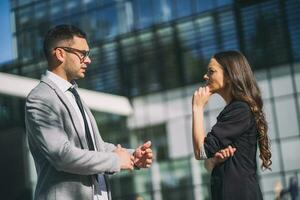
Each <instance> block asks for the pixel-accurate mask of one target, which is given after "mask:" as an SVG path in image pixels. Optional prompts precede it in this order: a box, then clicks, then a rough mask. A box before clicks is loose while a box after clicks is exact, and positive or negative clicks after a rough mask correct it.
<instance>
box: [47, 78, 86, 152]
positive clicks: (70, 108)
mask: <svg viewBox="0 0 300 200" xmlns="http://www.w3.org/2000/svg"><path fill="white" fill-rule="evenodd" d="M41 81H42V82H44V83H46V84H47V85H48V86H49V87H50V88H52V89H53V90H54V91H55V93H56V94H57V96H58V98H59V99H60V100H61V102H62V103H63V104H64V106H65V107H66V108H67V110H68V113H69V115H70V118H71V121H72V124H73V126H74V128H75V130H76V134H77V136H78V139H79V142H80V145H81V148H82V149H88V146H87V143H86V142H85V141H86V139H85V134H84V132H83V131H82V130H83V127H82V126H81V125H80V120H79V118H78V116H77V114H76V111H75V110H74V108H73V106H72V104H71V103H70V101H69V100H68V99H67V97H66V95H65V94H63V92H62V91H61V90H60V89H59V88H58V87H57V86H56V85H55V83H53V82H52V81H51V80H50V79H49V78H47V77H46V76H43V77H42V79H41Z"/></svg>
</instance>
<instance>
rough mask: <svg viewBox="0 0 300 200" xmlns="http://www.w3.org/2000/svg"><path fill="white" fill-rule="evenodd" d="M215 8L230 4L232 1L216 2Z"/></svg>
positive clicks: (218, 0) (220, 0)
mask: <svg viewBox="0 0 300 200" xmlns="http://www.w3.org/2000/svg"><path fill="white" fill-rule="evenodd" d="M216 2H217V7H219V6H225V5H228V4H232V0H217V1H216Z"/></svg>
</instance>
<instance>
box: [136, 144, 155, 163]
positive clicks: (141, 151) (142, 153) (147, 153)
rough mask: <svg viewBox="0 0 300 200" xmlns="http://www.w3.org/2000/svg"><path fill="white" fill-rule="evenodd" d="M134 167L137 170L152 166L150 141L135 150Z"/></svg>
mask: <svg viewBox="0 0 300 200" xmlns="http://www.w3.org/2000/svg"><path fill="white" fill-rule="evenodd" d="M133 156H134V165H135V166H136V167H138V168H149V167H150V166H151V164H152V159H153V153H152V149H151V141H148V142H146V143H144V144H143V145H141V146H139V147H138V148H136V150H135V152H134V153H133Z"/></svg>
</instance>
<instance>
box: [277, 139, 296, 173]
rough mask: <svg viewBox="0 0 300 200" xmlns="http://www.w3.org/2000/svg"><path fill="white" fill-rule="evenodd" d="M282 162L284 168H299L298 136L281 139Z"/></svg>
mask: <svg viewBox="0 0 300 200" xmlns="http://www.w3.org/2000/svg"><path fill="white" fill-rule="evenodd" d="M281 144H282V154H283V164H284V169H285V170H287V171H288V170H299V169H300V154H299V153H297V152H299V146H300V138H299V137H297V138H294V139H291V140H283V141H282V143H281Z"/></svg>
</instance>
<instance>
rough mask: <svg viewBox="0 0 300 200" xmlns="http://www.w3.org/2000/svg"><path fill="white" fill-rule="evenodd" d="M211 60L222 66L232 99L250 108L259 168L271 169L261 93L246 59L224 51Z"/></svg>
mask: <svg viewBox="0 0 300 200" xmlns="http://www.w3.org/2000/svg"><path fill="white" fill-rule="evenodd" d="M213 58H214V59H216V61H217V62H218V63H219V64H220V65H221V66H222V68H223V70H224V75H225V77H227V78H228V79H229V82H230V87H231V95H232V97H233V98H234V99H236V100H241V101H244V102H246V103H247V104H248V105H249V106H250V108H251V111H252V113H253V115H254V118H255V122H256V127H257V130H258V145H259V150H260V155H259V157H260V159H261V160H262V165H261V168H262V169H271V168H270V165H271V164H272V161H271V151H270V141H269V138H268V124H267V122H266V119H265V114H264V112H263V101H262V98H261V92H260V89H259V87H258V85H257V82H256V80H255V77H254V75H253V72H252V70H251V67H250V65H249V63H248V61H247V59H246V57H245V56H244V55H243V54H242V53H240V52H238V51H224V52H219V53H217V54H215V55H214V56H213Z"/></svg>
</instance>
